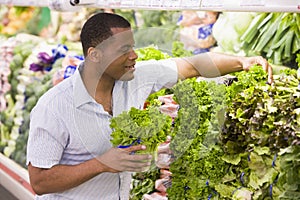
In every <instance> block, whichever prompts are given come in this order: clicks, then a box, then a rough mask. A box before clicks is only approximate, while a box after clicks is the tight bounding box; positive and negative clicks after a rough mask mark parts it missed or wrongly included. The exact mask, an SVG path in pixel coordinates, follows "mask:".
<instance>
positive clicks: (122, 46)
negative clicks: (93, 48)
mask: <svg viewBox="0 0 300 200" xmlns="http://www.w3.org/2000/svg"><path fill="white" fill-rule="evenodd" d="M111 30H112V32H113V36H112V37H110V38H108V39H107V40H105V41H104V42H102V43H101V44H100V45H99V47H100V49H101V52H102V58H101V61H100V62H101V65H102V67H104V68H106V69H105V71H104V72H103V75H104V76H109V77H111V78H112V79H114V80H123V81H129V80H132V79H133V78H134V73H133V72H134V71H135V67H134V66H135V60H136V59H137V58H138V56H137V54H136V53H135V51H134V50H133V47H134V39H133V33H132V31H131V29H130V28H112V29H111Z"/></svg>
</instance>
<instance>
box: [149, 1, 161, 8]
mask: <svg viewBox="0 0 300 200" xmlns="http://www.w3.org/2000/svg"><path fill="white" fill-rule="evenodd" d="M162 5H163V0H152V1H151V7H162Z"/></svg>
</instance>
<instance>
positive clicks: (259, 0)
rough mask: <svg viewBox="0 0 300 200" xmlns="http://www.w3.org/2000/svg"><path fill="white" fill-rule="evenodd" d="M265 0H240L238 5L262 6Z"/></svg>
mask: <svg viewBox="0 0 300 200" xmlns="http://www.w3.org/2000/svg"><path fill="white" fill-rule="evenodd" d="M265 4H266V2H265V0H241V2H240V6H264V5H265Z"/></svg>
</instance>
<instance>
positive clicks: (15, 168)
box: [0, 153, 34, 200]
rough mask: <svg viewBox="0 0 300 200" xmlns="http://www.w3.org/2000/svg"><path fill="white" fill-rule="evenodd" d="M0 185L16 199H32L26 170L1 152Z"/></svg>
mask: <svg viewBox="0 0 300 200" xmlns="http://www.w3.org/2000/svg"><path fill="white" fill-rule="evenodd" d="M0 185H1V186H2V187H3V188H5V189H6V190H7V191H8V192H10V193H11V194H13V195H14V196H15V197H16V198H17V199H22V200H33V199H34V192H33V190H32V188H31V186H30V184H29V176H28V172H27V170H26V169H24V168H23V167H21V166H20V165H18V164H17V163H16V162H14V161H13V160H11V159H9V158H8V157H6V156H4V155H3V154H1V153H0Z"/></svg>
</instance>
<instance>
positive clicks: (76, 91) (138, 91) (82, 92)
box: [27, 60, 178, 200]
mask: <svg viewBox="0 0 300 200" xmlns="http://www.w3.org/2000/svg"><path fill="white" fill-rule="evenodd" d="M134 73H135V78H134V79H133V80H131V81H116V82H115V86H114V89H113V114H114V116H116V115H118V114H120V113H121V112H122V111H124V110H129V109H130V108H131V107H136V108H143V105H144V102H145V100H146V98H147V97H148V96H149V94H151V93H152V92H155V91H158V90H160V89H161V88H162V87H172V86H173V85H174V84H175V83H176V82H177V79H178V75H177V68H176V63H175V62H174V61H171V60H161V61H155V60H151V61H141V62H137V64H136V71H135V72H134ZM111 117H112V116H111V115H109V114H108V113H107V112H106V111H105V110H104V109H103V107H102V105H101V104H98V103H97V102H96V101H95V100H94V99H93V98H92V97H91V96H90V95H89V94H88V92H87V90H86V88H85V86H84V84H83V82H82V79H81V76H80V73H79V70H76V72H75V74H74V75H73V76H71V77H70V78H68V79H66V80H64V81H62V82H61V83H60V84H58V85H56V86H55V87H53V88H51V89H50V90H49V91H47V92H46V93H45V94H44V95H43V96H42V97H41V98H40V99H39V101H38V103H37V105H36V106H35V107H34V109H33V110H32V112H31V122H30V133H29V139H28V145H27V164H28V163H29V162H30V163H31V164H32V165H33V166H35V167H39V168H51V167H52V166H54V165H58V164H65V165H75V164H79V163H82V162H84V161H87V160H90V159H92V158H94V157H96V156H98V155H101V154H103V153H104V152H106V151H107V150H108V149H109V148H111V147H112V145H111V143H110V139H111V138H110V134H111V132H112V130H111V128H110V126H109V125H110V121H109V120H110V119H111ZM130 181H131V174H130V173H128V172H122V173H102V174H100V175H98V176H96V177H94V178H92V179H90V180H89V181H87V182H85V183H83V184H81V185H79V186H77V187H75V188H72V189H70V190H67V191H64V192H60V193H52V194H46V195H41V196H38V195H37V196H36V199H47V200H48V199H49V200H52V199H60V200H65V199H66V200H67V199H68V200H81V199H82V200H94V199H97V200H119V199H121V200H125V199H128V198H129V190H130Z"/></svg>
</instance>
